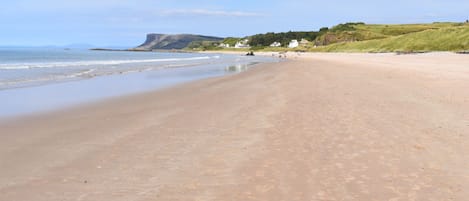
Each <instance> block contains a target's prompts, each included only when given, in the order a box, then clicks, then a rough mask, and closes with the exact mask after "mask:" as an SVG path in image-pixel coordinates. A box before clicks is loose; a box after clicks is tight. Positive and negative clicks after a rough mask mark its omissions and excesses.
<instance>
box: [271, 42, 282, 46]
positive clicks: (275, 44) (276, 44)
mask: <svg viewBox="0 0 469 201" xmlns="http://www.w3.org/2000/svg"><path fill="white" fill-rule="evenodd" d="M280 46H282V43H279V42H277V41H275V42H273V43H272V44H270V47H280Z"/></svg>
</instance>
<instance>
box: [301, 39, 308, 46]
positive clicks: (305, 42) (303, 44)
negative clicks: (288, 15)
mask: <svg viewBox="0 0 469 201" xmlns="http://www.w3.org/2000/svg"><path fill="white" fill-rule="evenodd" d="M308 44H309V41H308V40H306V39H304V38H303V39H301V41H300V46H302V47H305V46H307V45H308Z"/></svg>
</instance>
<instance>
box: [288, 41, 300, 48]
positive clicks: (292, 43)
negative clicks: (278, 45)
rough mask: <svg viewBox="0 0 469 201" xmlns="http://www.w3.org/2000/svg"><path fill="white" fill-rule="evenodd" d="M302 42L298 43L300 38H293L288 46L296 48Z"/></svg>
mask: <svg viewBox="0 0 469 201" xmlns="http://www.w3.org/2000/svg"><path fill="white" fill-rule="evenodd" d="M299 45H300V44H299V43H298V40H292V41H290V44H288V48H295V47H298V46H299Z"/></svg>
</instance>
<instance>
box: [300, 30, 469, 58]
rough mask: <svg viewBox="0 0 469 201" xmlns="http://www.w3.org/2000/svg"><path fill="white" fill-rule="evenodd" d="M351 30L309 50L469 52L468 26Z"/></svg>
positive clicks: (328, 37) (322, 40)
mask: <svg viewBox="0 0 469 201" xmlns="http://www.w3.org/2000/svg"><path fill="white" fill-rule="evenodd" d="M352 27H353V30H347V31H339V32H328V33H326V34H324V35H322V36H320V37H319V38H318V40H317V42H318V43H319V44H321V43H322V44H326V45H325V46H318V47H316V48H310V49H308V50H310V51H325V52H395V51H406V52H407V51H463V50H469V24H463V23H433V24H408V25H364V24H361V25H353V26H352ZM331 35H332V36H331ZM333 39H337V40H333Z"/></svg>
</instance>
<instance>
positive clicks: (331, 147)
mask: <svg viewBox="0 0 469 201" xmlns="http://www.w3.org/2000/svg"><path fill="white" fill-rule="evenodd" d="M467 66H469V60H468V57H467V56H465V55H458V54H450V53H428V54H421V55H395V54H345V53H301V54H297V53H293V54H291V56H288V60H287V61H285V62H280V63H272V64H259V65H257V66H256V67H255V68H252V69H250V70H248V71H246V72H243V73H239V74H233V75H229V76H222V77H216V78H208V79H203V80H198V81H194V82H190V83H185V84H181V85H176V86H172V87H169V88H165V89H161V90H158V91H153V92H145V93H142V94H137V95H131V96H125V97H120V98H115V99H111V100H106V101H103V102H100V103H95V104H90V105H86V106H80V107H76V108H73V109H67V110H63V111H60V112H55V113H49V114H46V115H41V116H37V117H28V118H24V119H20V120H15V121H13V122H8V123H0V133H2V135H0V138H1V139H0V164H2V165H0V200H36V201H41V200H63V199H78V200H154V199H158V200H220V199H227V198H229V199H232V200H287V199H288V200H344V199H347V200H370V199H377V200H390V199H418V200H448V199H455V200H464V199H465V198H467V197H469V190H468V189H469V171H468V170H467V168H465V167H468V166H469V149H468V147H469V136H468V135H467V133H469V127H468V122H467V117H469V104H468V102H467V100H469V92H468V91H467V89H468V88H469V68H467ZM25 125H27V126H25Z"/></svg>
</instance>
